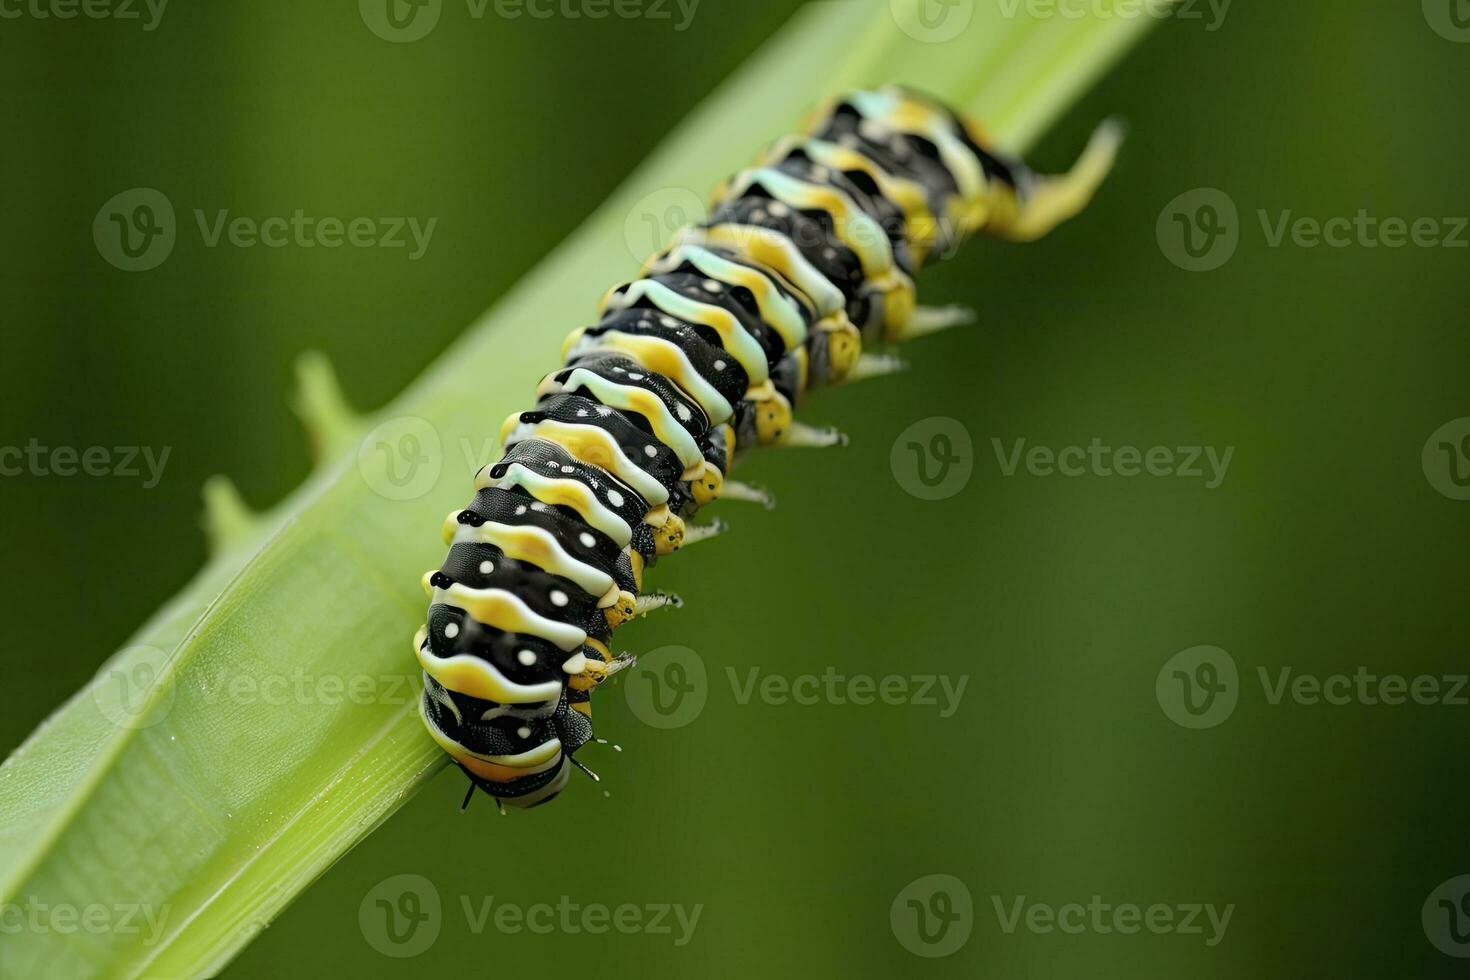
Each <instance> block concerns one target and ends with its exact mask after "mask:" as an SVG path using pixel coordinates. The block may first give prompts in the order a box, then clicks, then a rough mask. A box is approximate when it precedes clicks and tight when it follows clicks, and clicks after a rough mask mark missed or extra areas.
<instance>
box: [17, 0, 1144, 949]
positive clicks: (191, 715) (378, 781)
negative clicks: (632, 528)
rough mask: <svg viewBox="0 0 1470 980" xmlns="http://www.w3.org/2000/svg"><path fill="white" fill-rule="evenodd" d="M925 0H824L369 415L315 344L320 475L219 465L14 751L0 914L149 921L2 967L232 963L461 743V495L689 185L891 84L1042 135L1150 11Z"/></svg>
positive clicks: (312, 428) (304, 375)
mask: <svg viewBox="0 0 1470 980" xmlns="http://www.w3.org/2000/svg"><path fill="white" fill-rule="evenodd" d="M921 2H928V0H904V2H902V3H893V4H890V2H889V0H843V2H834V3H824V4H818V5H813V6H809V7H806V8H803V10H802V12H801V13H800V14H799V15H798V16H797V17H796V18H795V19H794V20H793V21H792V23H791V24H790V25H789V26H788V27H787V28H785V29H784V30H783V32H782V33H781V34H780V35H779V36H778V37H777V38H776V39H775V40H773V41H772V42H770V43H769V44H768V45H767V46H766V47H765V48H764V49H763V50H762V51H761V52H760V53H759V54H758V55H757V56H756V57H755V58H753V59H752V61H751V62H750V63H749V64H748V65H746V66H745V67H744V68H743V69H742V70H741V71H740V72H738V73H737V74H736V75H735V76H734V77H733V78H732V79H730V81H729V82H728V83H726V84H725V85H724V86H723V87H722V88H721V89H720V90H719V91H718V92H716V93H715V94H714V95H713V96H712V97H710V98H709V99H708V100H706V102H705V103H704V104H703V105H702V106H701V107H700V108H699V109H698V110H697V111H696V112H695V113H694V114H693V116H692V118H690V119H689V120H688V121H687V122H686V123H685V124H684V125H683V126H682V127H681V128H680V129H679V131H678V132H677V133H675V134H674V135H673V136H672V137H670V138H669V140H668V141H667V142H666V143H665V144H664V145H663V147H661V148H660V149H659V150H658V152H656V153H655V154H654V156H653V157H652V158H651V159H650V160H649V161H648V162H647V163H646V164H645V165H644V166H643V168H642V169H640V170H639V171H638V172H637V173H636V174H635V175H634V176H633V177H632V178H630V179H629V180H628V182H627V183H626V184H625V186H624V187H623V188H622V189H620V190H619V192H618V193H617V194H615V195H614V196H613V198H612V199H611V200H609V201H608V202H607V204H605V205H604V206H603V207H602V208H601V209H600V210H599V211H598V212H597V213H596V214H595V215H594V216H593V217H592V218H590V219H589V220H588V221H587V222H586V223H585V225H584V226H583V227H582V228H581V229H580V230H579V231H578V232H577V233H576V234H575V235H573V236H572V237H571V238H570V239H569V240H568V241H566V242H565V243H564V244H563V245H562V246H561V247H560V248H559V249H558V250H557V251H556V253H555V254H554V255H553V256H551V257H550V258H548V259H547V260H546V261H545V262H543V263H542V264H541V265H540V266H539V267H538V268H537V269H536V270H535V271H533V272H532V273H531V274H530V275H528V276H527V277H526V279H525V280H524V281H523V282H522V283H521V284H520V285H519V286H518V287H517V288H516V289H515V290H514V291H512V292H511V293H510V294H509V295H508V296H507V297H506V298H505V299H504V300H503V301H502V302H501V303H500V304H499V305H498V306H496V308H495V309H494V310H492V311H491V312H490V313H489V314H488V315H486V316H485V317H484V318H483V319H482V320H481V321H480V322H479V323H477V324H475V325H474V326H473V327H472V328H471V329H470V330H469V331H467V333H466V334H465V336H464V337H463V338H462V339H461V340H460V342H458V343H457V344H456V345H455V347H454V348H453V349H451V350H450V351H449V352H448V353H446V354H445V355H444V356H443V357H441V358H440V359H439V360H438V362H437V363H436V364H435V365H434V366H433V367H432V368H431V369H430V370H429V371H428V372H427V373H426V374H425V375H424V376H422V377H421V378H420V379H418V381H417V382H416V383H415V384H414V385H412V386H411V387H410V388H409V390H408V391H406V392H405V393H404V394H403V395H402V396H400V397H399V398H398V399H397V400H396V401H395V402H393V403H392V404H391V405H389V406H388V407H387V408H385V409H383V410H382V411H380V412H379V413H377V414H376V415H375V416H374V417H372V418H370V419H359V418H358V417H356V416H355V415H354V414H353V413H352V411H351V410H350V409H349V408H348V407H347V405H346V402H345V400H344V399H343V398H342V395H341V393H340V391H339V390H338V389H337V386H336V382H335V380H334V379H333V378H332V376H331V372H330V370H329V369H328V368H327V366H326V364H325V362H324V361H323V360H322V359H320V358H317V357H308V358H306V359H304V360H303V362H302V365H301V368H300V382H301V383H300V390H299V394H298V396H297V398H296V399H295V400H294V408H295V409H296V411H297V413H298V414H299V415H301V417H302V418H303V420H304V422H305V423H306V427H307V429H308V433H309V435H310V438H311V441H312V445H313V448H314V451H315V452H316V454H317V456H318V459H319V464H318V468H317V470H316V472H315V473H314V474H313V476H312V477H311V478H310V479H309V480H308V481H307V482H306V483H305V484H304V485H303V486H302V487H300V488H299V489H298V490H297V491H296V492H295V493H293V494H292V495H291V496H290V497H289V498H288V499H286V500H285V501H283V502H282V503H281V504H280V505H279V506H277V507H276V508H275V509H273V510H272V511H270V512H269V513H267V514H264V515H260V516H256V515H252V514H251V513H250V512H249V511H248V509H247V508H246V507H245V506H244V504H243V502H242V501H241V500H240V499H239V495H238V493H237V492H236V491H235V490H234V488H233V486H232V485H230V484H229V483H228V482H227V481H224V480H223V479H217V480H215V481H211V483H210V485H209V486H208V487H207V488H206V491H205V496H206V501H207V507H208V510H207V516H206V521H205V524H206V530H207V531H208V534H209V537H210V540H211V544H212V548H213V554H214V557H213V558H212V559H211V561H210V563H209V564H208V565H207V566H206V567H205V569H204V570H203V571H202V572H201V573H200V575H199V576H198V577H197V578H196V580H195V581H194V582H193V583H191V584H190V585H189V586H188V588H186V589H185V590H184V592H183V593H182V594H180V595H179V596H178V597H176V598H175V599H174V600H173V601H172V602H171V603H170V604H169V605H167V606H166V607H165V608H164V609H162V610H160V611H159V612H158V613H157V614H156V615H155V616H154V617H153V618H152V619H151V620H150V621H149V622H148V623H147V624H146V625H145V626H144V627H143V628H142V629H141V630H139V632H138V633H137V634H136V635H135V636H134V638H133V639H132V641H131V642H130V643H129V645H128V646H127V648H125V649H124V650H122V651H121V652H119V653H118V654H117V655H116V656H114V657H113V658H112V659H111V660H110V661H109V662H108V663H107V664H106V665H105V666H104V667H103V668H102V670H101V671H99V673H98V675H97V677H96V679H95V680H94V681H93V682H92V684H91V685H90V686H89V687H87V688H86V689H84V690H82V691H81V692H79V693H78V694H77V695H76V696H75V697H74V698H73V699H72V700H71V701H69V702H68V703H67V704H65V705H64V706H62V707H61V708H60V709H59V710H58V711H57V712H56V713H55V714H54V715H53V716H52V717H51V718H50V719H48V720H47V721H46V722H45V723H44V724H43V725H42V726H41V728H40V729H38V730H37V731H36V732H35V734H34V735H32V737H31V738H30V739H29V740H28V741H27V742H26V743H25V745H23V746H22V747H21V748H20V749H19V750H17V752H16V753H15V754H14V755H13V756H12V757H11V758H10V759H8V760H7V761H6V762H5V764H4V765H3V766H0V907H3V906H4V905H5V904H7V903H12V904H15V905H19V906H20V907H21V908H22V909H27V908H31V907H33V906H36V905H42V904H43V905H45V906H48V907H50V908H53V909H54V908H58V907H64V906H70V907H72V908H74V909H76V910H79V911H81V910H86V909H87V908H89V907H92V906H99V905H100V906H103V907H105V908H107V909H131V910H133V911H132V913H131V914H132V916H133V921H134V922H135V923H136V924H137V925H138V928H137V929H129V930H123V929H101V930H90V929H85V928H79V929H76V930H74V931H69V932H66V933H63V932H61V931H58V930H55V929H30V930H27V929H22V930H21V931H19V932H17V933H14V934H10V935H7V936H5V938H4V947H3V950H0V975H4V976H7V977H8V976H26V977H36V976H66V977H87V976H139V975H148V976H194V975H199V974H201V973H209V972H213V971H217V970H218V969H220V968H222V967H223V965H224V964H225V963H227V962H228V960H229V958H230V957H231V956H232V955H233V954H234V953H236V952H237V951H238V950H239V949H240V948H241V947H242V946H243V945H244V944H245V943H247V942H249V940H250V939H251V937H252V936H253V935H254V934H255V933H256V932H258V931H259V930H260V929H262V928H263V927H264V926H265V925H266V924H267V923H268V922H269V921H270V920H271V919H272V918H273V917H274V916H276V915H277V914H279V913H280V911H281V910H282V909H283V908H284V907H285V906H286V904H287V903H289V902H290V901H291V900H292V898H293V897H295V896H296V895H297V894H299V893H300V892H301V891H302V890H303V889H305V888H306V886H307V885H308V884H310V883H311V881H312V880H313V879H315V878H316V877H317V876H319V875H320V874H322V873H323V872H324V871H325V870H326V869H327V868H328V867H329V866H331V864H332V863H333V862H334V861H335V860H336V859H337V858H339V857H340V856H341V855H342V854H344V853H345V852H346V851H347V850H348V849H349V848H351V847H352V846H353V845H354V844H355V843H357V842H358V841H359V840H361V839H362V838H363V837H364V836H366V835H367V834H368V833H370V832H371V831H372V830H373V829H374V827H376V826H377V825H378V824H379V823H380V822H382V821H383V820H384V819H386V818H387V817H388V816H389V815H390V814H391V813H392V812H393V811H394V810H395V809H396V808H397V807H398V806H399V805H400V804H401V803H402V802H403V801H404V800H405V799H407V798H408V797H409V796H410V795H411V794H412V793H413V792H414V791H415V789H416V788H417V787H418V786H419V785H421V784H422V782H423V781H424V780H426V779H427V778H428V777H429V776H431V775H432V774H433V773H434V772H436V771H437V770H438V769H439V768H440V767H441V766H443V765H444V764H445V758H444V756H443V755H442V753H440V752H439V750H438V748H437V747H436V746H435V744H434V743H433V742H432V741H431V740H430V739H429V738H428V737H427V736H426V735H425V734H424V733H423V731H422V730H421V727H420V724H419V721H418V717H417V713H416V706H415V701H416V696H417V690H418V689H417V684H418V681H417V673H418V671H417V668H416V665H415V661H414V658H413V655H412V652H411V650H410V638H411V637H412V635H413V632H414V630H415V628H416V627H417V626H418V625H419V624H420V623H421V622H422V620H423V617H424V599H423V596H422V593H421V592H420V590H419V589H418V587H417V584H416V583H417V581H418V578H419V575H420V574H421V573H422V572H423V570H424V569H427V568H430V567H433V566H435V565H436V564H437V563H438V561H439V560H440V559H441V558H442V555H443V550H444V549H443V545H442V544H441V542H440V540H439V537H438V534H437V530H438V527H439V525H440V522H441V520H442V518H443V515H444V514H446V513H447V512H449V511H450V510H451V509H453V508H455V507H457V506H460V505H462V504H463V502H464V500H465V499H466V497H467V495H468V493H469V488H470V485H471V479H472V476H473V474H474V472H475V470H477V469H478V468H479V466H480V465H481V464H482V463H484V462H486V461H488V459H489V458H490V456H491V454H492V452H493V449H494V445H493V442H491V441H490V437H491V435H492V434H493V433H494V432H495V431H497V427H498V423H499V420H500V419H501V418H503V417H504V416H505V415H507V414H509V413H510V412H511V411H513V410H516V409H518V408H521V407H524V404H525V401H526V398H527V396H528V394H529V392H530V390H531V388H532V386H533V385H534V383H535V381H536V379H537V378H539V377H540V376H541V375H542V374H543V373H544V371H545V370H546V369H547V368H548V367H549V366H551V365H553V364H555V363H556V357H557V352H558V349H559V343H560V340H561V338H562V337H563V336H564V335H565V333H566V332H567V331H568V330H569V329H570V328H572V327H575V326H577V325H579V324H580V323H582V322H583V321H584V320H585V319H586V318H587V317H588V316H589V314H590V311H591V307H592V303H593V302H594V301H595V299H596V296H597V295H598V294H599V291H600V290H601V289H602V288H604V287H605V286H606V285H607V284H609V283H612V282H615V281H618V280H620V279H624V278H626V277H627V276H629V275H630V274H631V273H632V272H633V271H634V270H635V269H636V262H637V260H639V259H641V258H642V257H643V253H646V252H648V251H651V250H652V248H653V247H654V245H656V244H657V242H656V241H654V240H652V238H651V237H650V236H654V237H656V236H658V235H660V234H661V233H664V232H668V231H671V230H672V226H673V225H674V224H677V223H682V221H683V220H687V219H688V218H690V217H693V216H692V215H689V214H688V213H687V212H688V211H689V210H690V208H691V207H692V205H690V204H689V202H691V201H695V200H702V199H703V195H704V192H705V190H706V189H707V188H709V187H711V186H713V185H714V183H715V182H716V181H717V180H718V178H720V177H721V176H723V175H725V174H727V173H729V172H731V171H733V170H734V169H736V168H737V167H738V166H739V165H740V164H741V163H742V162H744V161H745V160H746V159H748V158H749V156H750V155H751V154H752V153H753V152H754V150H755V148H756V147H758V146H759V145H761V144H762V143H764V142H766V141H768V140H769V139H770V138H772V137H774V136H777V135H779V134H781V133H782V132H783V131H785V130H787V129H789V128H791V127H792V126H793V125H794V123H795V122H796V121H797V119H798V118H799V116H800V114H801V113H802V112H803V111H804V110H806V109H807V108H809V107H810V106H811V105H812V104H814V103H816V102H818V101H820V100H821V99H822V98H824V97H826V96H829V95H831V94H833V93H835V92H838V91H841V90H843V89H846V88H852V87H858V86H866V85H877V84H882V83H885V82H889V81H902V82H907V83H910V84H914V85H917V86H919V87H921V88H924V89H927V90H929V91H932V92H934V93H936V94H938V95H940V96H943V97H945V98H947V99H949V100H951V101H952V102H955V103H957V104H960V105H963V106H965V107H967V108H969V109H970V110H972V111H973V112H975V113H976V114H977V115H978V116H980V117H981V118H983V119H985V120H986V121H987V123H988V124H989V125H990V127H991V129H992V130H993V131H994V132H995V133H996V134H997V135H998V136H999V138H1000V139H1001V141H1002V143H1004V144H1005V145H1007V146H1009V147H1011V148H1013V149H1017V150H1020V149H1024V147H1025V145H1026V144H1027V143H1029V142H1030V141H1031V140H1032V139H1033V138H1034V137H1035V136H1036V135H1037V134H1038V133H1040V132H1041V131H1042V130H1044V128H1045V127H1046V126H1047V125H1048V124H1049V123H1050V121H1051V120H1052V119H1053V118H1054V117H1055V116H1056V115H1057V114H1058V113H1059V112H1061V111H1062V110H1063V109H1064V108H1065V107H1066V105H1067V104H1068V103H1069V102H1070V101H1071V100H1072V99H1073V98H1075V97H1076V95H1077V94H1078V93H1079V92H1080V91H1082V90H1083V89H1084V88H1085V87H1086V86H1087V84H1088V83H1089V82H1090V81H1091V80H1092V79H1093V78H1094V77H1095V76H1096V75H1097V74H1098V73H1099V72H1101V71H1102V70H1104V69H1105V68H1106V66H1107V65H1108V64H1109V63H1111V61H1112V60H1113V59H1115V58H1116V57H1117V56H1118V55H1119V54H1120V53H1121V51H1122V50H1124V49H1125V48H1126V46H1127V45H1128V44H1129V43H1130V42H1131V41H1132V40H1134V39H1135V37H1136V36H1137V35H1138V34H1139V33H1140V32H1141V31H1142V30H1144V29H1145V28H1146V26H1147V24H1148V22H1149V18H1146V17H1140V16H1133V17H1129V16H1123V15H1114V16H1103V17H1093V18H1089V19H1082V20H1078V19H1071V18H1062V17H1051V18H1048V19H1042V20H1033V19H1028V17H1027V16H1026V15H1025V5H1023V4H1021V5H1017V6H1016V8H1015V13H1014V15H1013V16H1009V17H1007V16H1006V15H1005V14H1004V12H1003V11H1004V9H1005V8H1006V5H1005V4H983V5H982V4H975V5H974V7H973V14H972V19H971V21H970V22H969V23H968V26H967V27H965V29H964V30H963V32H962V33H960V34H959V35H958V36H957V37H954V38H952V39H948V40H944V41H942V42H925V41H922V40H920V39H919V37H916V36H914V35H919V36H920V37H922V36H924V31H923V30H920V29H917V28H916V27H915V25H916V24H919V25H920V27H922V26H923V25H922V24H921V23H920V22H919V21H917V20H916V17H917V4H918V3H921ZM905 4H907V6H905ZM1105 6H1106V5H1105ZM945 9H949V8H945ZM955 9H958V10H962V9H965V7H964V5H961V6H960V7H959V8H955ZM900 21H903V22H904V26H907V27H908V30H907V31H906V30H905V29H904V26H901V25H900V23H899V22H900ZM364 433H365V434H364Z"/></svg>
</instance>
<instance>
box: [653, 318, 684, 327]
mask: <svg viewBox="0 0 1470 980" xmlns="http://www.w3.org/2000/svg"><path fill="white" fill-rule="evenodd" d="M658 321H659V322H660V323H662V324H663V325H664V326H666V327H677V326H678V325H679V321H678V320H675V319H674V318H673V317H671V316H661V317H659V318H658Z"/></svg>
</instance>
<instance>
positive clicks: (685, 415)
mask: <svg viewBox="0 0 1470 980" xmlns="http://www.w3.org/2000/svg"><path fill="white" fill-rule="evenodd" d="M674 413H675V414H676V415H678V416H679V421H680V422H688V421H689V420H690V419H692V418H694V413H693V412H691V411H689V406H688V405H685V404H684V403H683V402H680V403H679V404H678V405H675V406H674Z"/></svg>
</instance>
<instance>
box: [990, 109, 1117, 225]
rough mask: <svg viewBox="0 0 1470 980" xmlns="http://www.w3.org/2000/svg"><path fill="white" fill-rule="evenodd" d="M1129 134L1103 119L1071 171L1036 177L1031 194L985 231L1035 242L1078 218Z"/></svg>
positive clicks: (1001, 213)
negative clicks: (1061, 225)
mask: <svg viewBox="0 0 1470 980" xmlns="http://www.w3.org/2000/svg"><path fill="white" fill-rule="evenodd" d="M1127 133H1128V127H1127V125H1126V124H1124V122H1123V121H1122V120H1121V119H1120V118H1117V117H1112V118H1109V119H1106V120H1104V121H1103V122H1102V123H1101V124H1100V125H1099V126H1098V127H1097V129H1095V130H1093V133H1092V138H1091V139H1090V140H1088V142H1087V148H1086V149H1084V150H1083V151H1082V155H1081V156H1080V157H1078V158H1077V162H1076V163H1075V164H1073V165H1072V169H1071V170H1069V171H1068V172H1067V173H1065V174H1061V175H1058V176H1046V175H1033V177H1032V180H1033V183H1032V185H1031V187H1030V188H1029V192H1028V193H1026V194H1025V195H1024V197H1023V199H1021V200H1019V201H1018V202H1017V203H1016V205H1015V207H1014V208H1011V209H1005V210H1002V211H1000V212H998V213H997V214H996V215H995V216H994V217H993V218H992V219H991V221H990V222H989V223H988V224H987V225H986V232H987V233H988V234H991V235H994V236H995V237H997V238H1003V239H1006V240H1008V241H1013V242H1032V241H1035V240H1036V239H1038V238H1041V237H1042V236H1044V235H1046V234H1047V233H1048V232H1050V231H1051V230H1052V229H1054V228H1056V227H1057V226H1058V225H1060V224H1062V223H1063V222H1064V221H1068V220H1070V219H1071V218H1073V217H1076V216H1077V215H1078V214H1080V213H1081V211H1082V209H1083V208H1085V207H1087V205H1088V204H1089V203H1090V202H1091V201H1092V198H1093V195H1094V194H1096V193H1097V189H1098V188H1099V187H1101V186H1102V183H1103V181H1104V180H1106V179H1107V176H1108V174H1109V173H1110V172H1111V171H1112V169H1113V164H1114V163H1115V162H1116V161H1117V159H1118V150H1119V149H1120V148H1121V147H1122V145H1123V140H1124V138H1125V137H1126V136H1127Z"/></svg>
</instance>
